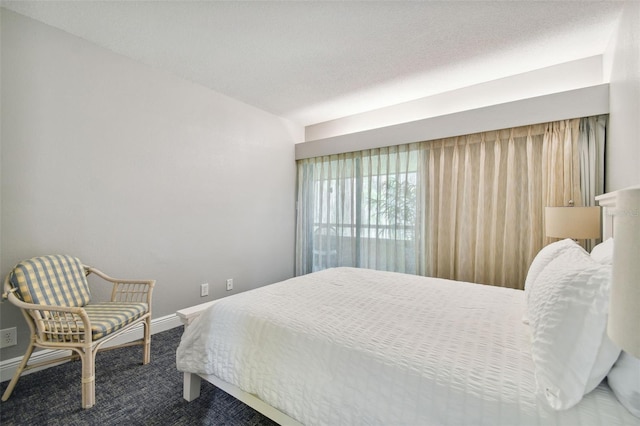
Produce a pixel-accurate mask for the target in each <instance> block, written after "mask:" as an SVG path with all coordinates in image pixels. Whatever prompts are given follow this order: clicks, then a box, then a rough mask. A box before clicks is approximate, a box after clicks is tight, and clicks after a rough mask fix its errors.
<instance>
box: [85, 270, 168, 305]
mask: <svg viewBox="0 0 640 426" xmlns="http://www.w3.org/2000/svg"><path fill="white" fill-rule="evenodd" d="M84 268H85V270H86V271H87V275H89V274H91V273H93V274H96V275H97V276H99V277H100V278H102V279H103V280H105V281H107V282H110V283H112V284H113V291H112V292H111V301H112V302H144V303H147V304H148V305H149V309H151V293H152V292H153V287H154V286H155V284H156V281H155V280H130V279H120V278H113V277H110V276H108V275H107V274H105V273H104V272H102V271H99V270H98V269H96V268H92V267H90V266H86V265H85V267H84Z"/></svg>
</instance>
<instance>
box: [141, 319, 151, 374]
mask: <svg viewBox="0 0 640 426" xmlns="http://www.w3.org/2000/svg"><path fill="white" fill-rule="evenodd" d="M143 347H144V349H143V355H142V364H143V365H144V364H149V362H150V361H151V318H150V317H147V319H146V320H145V321H144V346H143Z"/></svg>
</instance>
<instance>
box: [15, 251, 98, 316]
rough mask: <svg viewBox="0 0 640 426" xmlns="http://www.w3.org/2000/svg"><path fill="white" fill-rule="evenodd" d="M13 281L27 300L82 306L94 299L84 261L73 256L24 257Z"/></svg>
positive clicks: (36, 302) (46, 303)
mask: <svg viewBox="0 0 640 426" xmlns="http://www.w3.org/2000/svg"><path fill="white" fill-rule="evenodd" d="M10 280H11V285H13V287H17V288H18V292H19V293H20V297H21V298H22V300H23V301H25V302H27V303H35V304H39V305H54V306H74V307H80V306H84V305H86V304H87V303H89V300H90V299H91V294H90V293H89V283H88V282H87V277H86V276H85V274H84V268H83V267H82V263H81V262H80V260H79V259H77V258H75V257H71V256H65V255H54V256H42V257H34V258H33V259H29V260H24V261H22V262H20V263H18V264H17V265H16V266H15V268H13V271H12V272H11V277H10Z"/></svg>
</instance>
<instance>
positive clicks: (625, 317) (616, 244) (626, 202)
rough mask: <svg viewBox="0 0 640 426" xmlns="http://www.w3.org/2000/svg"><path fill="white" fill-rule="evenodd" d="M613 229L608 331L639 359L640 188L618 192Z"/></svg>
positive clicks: (615, 340)
mask: <svg viewBox="0 0 640 426" xmlns="http://www.w3.org/2000/svg"><path fill="white" fill-rule="evenodd" d="M613 229H614V232H615V235H614V238H613V272H612V282H611V300H610V305H609V323H608V325H607V334H608V335H609V337H610V338H611V340H612V341H613V342H614V343H615V344H616V345H618V346H619V347H620V348H621V349H623V350H624V351H626V352H628V353H629V354H631V355H633V356H634V357H636V358H640V258H639V255H640V188H634V189H626V190H621V191H619V192H618V193H617V195H616V204H615V209H613Z"/></svg>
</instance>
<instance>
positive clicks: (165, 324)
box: [0, 314, 182, 382]
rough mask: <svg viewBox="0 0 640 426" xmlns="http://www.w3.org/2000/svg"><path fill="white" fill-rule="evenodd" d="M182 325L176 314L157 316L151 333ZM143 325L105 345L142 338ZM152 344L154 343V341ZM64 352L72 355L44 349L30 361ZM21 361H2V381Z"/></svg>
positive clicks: (41, 360)
mask: <svg viewBox="0 0 640 426" xmlns="http://www.w3.org/2000/svg"><path fill="white" fill-rule="evenodd" d="M181 325H182V322H180V318H178V316H177V315H176V314H171V315H167V316H164V317H160V318H155V319H152V320H151V334H156V333H161V332H163V331H167V330H171V329H172V328H175V327H179V326H181ZM143 327H144V326H143V325H142V324H138V325H136V326H135V327H132V328H131V329H129V330H127V331H126V332H125V333H122V334H121V335H120V336H118V337H116V338H115V339H113V340H111V341H110V342H108V343H105V347H109V346H114V345H121V344H123V343H128V342H133V341H134V340H137V339H141V338H142V334H143ZM151 344H152V345H153V341H152V343H151ZM64 352H68V353H67V355H71V351H56V350H53V349H42V350H39V351H37V352H34V353H33V355H31V359H30V360H29V361H30V362H31V364H35V363H36V362H46V361H51V360H54V359H56V358H60V357H61V356H64V355H65V354H64ZM98 356H99V355H98ZM20 361H22V356H19V357H16V358H11V359H7V360H5V361H2V362H0V382H4V381H7V380H11V378H12V377H13V375H14V374H15V373H16V370H17V369H18V366H19V365H20ZM63 362H64V361H63ZM60 364H62V362H60V363H58V364H49V365H46V366H43V367H40V368H34V369H33V370H28V371H26V372H24V373H22V375H26V374H29V373H33V372H35V371H40V370H44V369H45V368H49V367H53V366H54V365H60Z"/></svg>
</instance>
